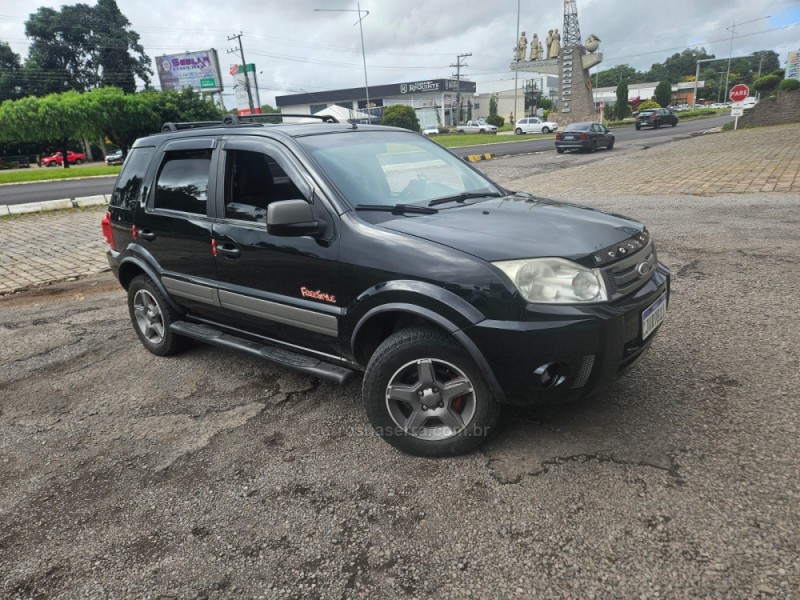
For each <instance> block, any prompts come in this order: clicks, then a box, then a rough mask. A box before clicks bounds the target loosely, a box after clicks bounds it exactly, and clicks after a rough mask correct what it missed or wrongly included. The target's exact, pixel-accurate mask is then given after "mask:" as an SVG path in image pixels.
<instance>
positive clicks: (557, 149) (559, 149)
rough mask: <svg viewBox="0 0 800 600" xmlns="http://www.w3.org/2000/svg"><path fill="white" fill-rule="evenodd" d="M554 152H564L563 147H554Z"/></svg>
mask: <svg viewBox="0 0 800 600" xmlns="http://www.w3.org/2000/svg"><path fill="white" fill-rule="evenodd" d="M556 152H558V153H559V154H564V149H563V148H556Z"/></svg>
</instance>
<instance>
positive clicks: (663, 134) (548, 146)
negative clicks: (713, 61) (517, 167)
mask: <svg viewBox="0 0 800 600" xmlns="http://www.w3.org/2000/svg"><path fill="white" fill-rule="evenodd" d="M730 120H731V118H730V117H728V116H725V117H713V118H710V119H697V120H695V121H687V122H685V123H679V124H678V126H677V127H664V128H661V129H642V130H640V131H636V129H635V128H634V127H632V126H631V127H620V128H617V129H614V130H613V132H614V136H615V137H616V145H617V146H620V145H625V144H626V143H628V142H639V143H641V142H642V140H647V141H650V140H652V141H654V142H666V141H669V140H672V139H675V138H679V137H682V136H686V135H689V134H692V133H696V132H698V131H706V130H708V129H713V128H715V127H721V126H722V125H724V124H725V123H727V122H728V121H730ZM490 137H494V136H487V138H490ZM516 139H519V138H516ZM555 149H556V148H555V144H554V143H553V139H552V138H548V139H529V140H525V138H524V137H523V138H522V139H521V141H518V142H515V143H500V144H487V145H482V146H464V147H463V148H453V149H452V150H453V152H455V153H456V154H458V155H459V156H468V155H470V154H484V153H488V154H492V155H493V156H513V155H518V154H530V153H532V152H555Z"/></svg>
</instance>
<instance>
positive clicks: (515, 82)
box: [511, 0, 525, 126]
mask: <svg viewBox="0 0 800 600" xmlns="http://www.w3.org/2000/svg"><path fill="white" fill-rule="evenodd" d="M519 4H520V0H517V37H516V40H517V43H518V44H519ZM522 60H525V57H524V56H523V57H522ZM518 82H519V69H515V70H514V121H518V120H519V113H518V112H517V89H518V88H517V85H518ZM511 125H512V126H513V125H514V123H511Z"/></svg>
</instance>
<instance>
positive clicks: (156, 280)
mask: <svg viewBox="0 0 800 600" xmlns="http://www.w3.org/2000/svg"><path fill="white" fill-rule="evenodd" d="M128 264H133V265H134V266H136V267H138V268H139V269H141V270H142V271H143V272H144V274H145V275H147V276H148V277H149V278H150V280H151V281H152V282H153V285H155V286H156V288H157V289H158V291H159V292H161V295H162V296H163V297H164V299H165V300H166V301H167V302H168V303H169V305H170V306H171V307H172V308H174V309H175V310H177V311H178V312H180V313H183V309H181V308H180V307H179V306H178V305H177V304H175V301H174V300H173V299H172V296H170V295H169V292H168V291H167V288H165V287H164V284H163V283H161V278H160V277H159V276H158V274H157V273H156V271H155V269H153V268H152V267H151V266H150V265H149V264H147V263H146V262H145V261H144V260H142V259H141V258H138V257H136V256H130V255H129V256H126V257H125V258H123V259H122V260H121V261H120V263H119V268H120V271H121V270H122V267H123V266H124V265H128ZM126 289H127V288H126Z"/></svg>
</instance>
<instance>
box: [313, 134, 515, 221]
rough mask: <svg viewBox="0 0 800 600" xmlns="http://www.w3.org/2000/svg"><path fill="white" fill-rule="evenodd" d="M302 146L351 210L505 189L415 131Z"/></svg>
mask: <svg viewBox="0 0 800 600" xmlns="http://www.w3.org/2000/svg"><path fill="white" fill-rule="evenodd" d="M297 142H298V143H299V144H300V145H301V146H302V147H303V148H304V149H305V150H306V151H307V152H308V153H309V154H310V155H311V157H312V158H313V159H314V160H315V161H316V162H317V164H319V166H320V167H321V168H322V171H323V172H324V173H325V175H327V177H328V179H329V180H330V181H331V183H333V185H334V186H335V187H336V189H337V191H338V192H339V193H340V194H341V196H342V197H343V198H344V199H345V200H347V202H348V203H349V204H350V205H351V206H358V205H359V204H361V205H384V206H394V205H395V204H425V205H427V204H428V203H429V202H430V201H431V200H436V199H438V198H444V197H450V196H460V195H462V194H486V195H499V194H501V193H502V190H501V189H500V188H498V187H497V186H495V185H494V184H492V183H491V182H490V181H488V180H487V179H485V178H484V177H482V176H481V175H480V174H479V173H477V172H475V171H473V170H472V169H471V168H469V167H468V166H466V164H464V162H463V161H462V160H461V159H459V158H458V157H456V156H453V155H452V154H450V153H449V152H447V151H446V150H444V149H443V148H442V147H441V146H439V145H438V144H437V143H435V142H431V141H429V140H428V139H427V138H424V137H422V136H420V135H417V134H414V133H410V132H409V133H405V132H402V131H385V130H383V131H381V130H377V131H376V130H372V131H370V130H367V129H359V130H356V131H350V132H346V133H336V134H326V135H316V136H309V137H302V138H298V139H297Z"/></svg>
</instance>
